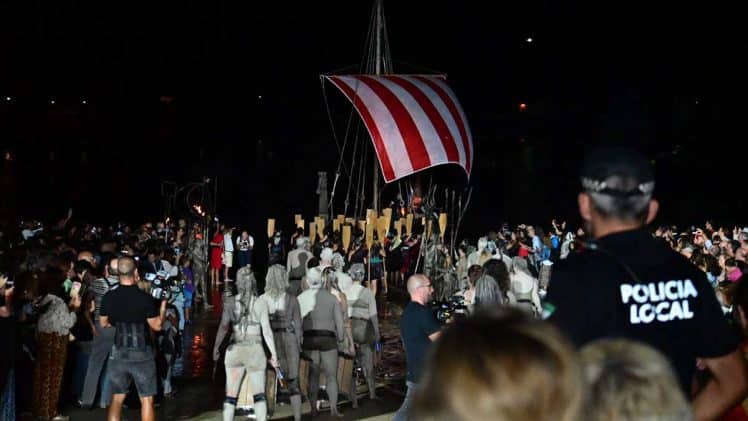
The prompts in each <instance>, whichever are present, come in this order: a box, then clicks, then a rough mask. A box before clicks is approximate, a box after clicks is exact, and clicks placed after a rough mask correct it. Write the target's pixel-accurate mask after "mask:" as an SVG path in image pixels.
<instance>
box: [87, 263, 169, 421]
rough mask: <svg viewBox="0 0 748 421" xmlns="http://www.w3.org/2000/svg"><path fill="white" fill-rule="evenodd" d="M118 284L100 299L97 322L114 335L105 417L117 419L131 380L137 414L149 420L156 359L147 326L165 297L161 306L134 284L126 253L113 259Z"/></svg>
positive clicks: (160, 312) (156, 320)
mask: <svg viewBox="0 0 748 421" xmlns="http://www.w3.org/2000/svg"><path fill="white" fill-rule="evenodd" d="M117 271H118V272H119V287H118V288H117V289H115V290H112V291H109V292H108V293H107V294H106V295H104V298H102V300H101V310H100V312H99V322H100V323H101V326H102V327H105V328H106V327H110V326H114V328H115V337H114V346H113V347H112V354H111V356H110V357H109V368H108V370H109V373H108V374H109V381H110V383H111V385H112V393H113V395H112V404H111V405H110V406H109V413H108V419H109V420H110V421H113V420H119V419H120V415H121V413H122V403H123V402H124V400H125V396H126V394H127V391H128V389H129V388H130V383H131V381H133V380H134V381H135V386H136V387H137V389H138V395H139V396H140V403H141V408H140V418H141V420H143V421H153V420H155V419H156V416H155V414H154V412H153V396H155V395H156V393H157V391H158V389H157V383H156V360H155V354H154V348H153V343H152V340H151V332H150V329H152V330H154V331H156V332H158V331H160V330H161V324H162V323H163V321H164V316H165V314H166V302H167V301H166V300H161V307H160V308H158V307H157V306H156V301H155V300H154V299H153V298H152V297H151V296H150V295H148V294H146V293H145V292H144V291H142V290H140V289H139V288H138V286H137V282H136V279H137V269H136V268H135V261H134V260H133V259H132V258H130V257H121V258H120V259H119V260H118V261H117Z"/></svg>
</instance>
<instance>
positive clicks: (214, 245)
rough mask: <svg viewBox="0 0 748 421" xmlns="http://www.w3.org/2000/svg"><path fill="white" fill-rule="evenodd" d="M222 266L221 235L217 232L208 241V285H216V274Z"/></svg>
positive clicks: (219, 231)
mask: <svg viewBox="0 0 748 421" xmlns="http://www.w3.org/2000/svg"><path fill="white" fill-rule="evenodd" d="M221 264H223V233H222V232H221V230H220V229H219V230H217V231H216V233H215V235H214V236H213V239H212V240H211V241H210V284H211V285H218V273H219V272H220V270H221Z"/></svg>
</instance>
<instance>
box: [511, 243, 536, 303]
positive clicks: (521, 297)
mask: <svg viewBox="0 0 748 421" xmlns="http://www.w3.org/2000/svg"><path fill="white" fill-rule="evenodd" d="M509 279H510V281H511V290H512V293H514V296H515V297H516V298H517V307H520V308H522V309H523V310H527V311H528V312H529V313H531V314H533V315H535V316H537V315H538V314H540V296H539V295H538V280H537V279H535V278H534V277H533V276H532V275H531V274H530V270H529V269H528V268H527V260H525V259H524V258H522V257H515V258H513V259H512V271H511V273H510V274H509Z"/></svg>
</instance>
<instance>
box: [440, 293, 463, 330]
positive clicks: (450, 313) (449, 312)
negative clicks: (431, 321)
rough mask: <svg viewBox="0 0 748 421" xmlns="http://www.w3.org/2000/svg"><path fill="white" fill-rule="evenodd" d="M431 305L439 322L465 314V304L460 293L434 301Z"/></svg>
mask: <svg viewBox="0 0 748 421" xmlns="http://www.w3.org/2000/svg"><path fill="white" fill-rule="evenodd" d="M431 306H432V308H433V309H434V311H435V313H436V319H437V320H438V321H439V323H445V322H446V321H447V320H449V319H451V318H453V317H465V316H467V305H466V304H465V297H463V296H462V295H453V296H451V297H449V299H447V300H445V301H434V302H433V303H432V304H431Z"/></svg>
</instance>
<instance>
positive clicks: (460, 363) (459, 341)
mask: <svg viewBox="0 0 748 421" xmlns="http://www.w3.org/2000/svg"><path fill="white" fill-rule="evenodd" d="M423 374H424V375H423V378H422V380H421V383H420V384H421V388H419V390H418V391H417V392H416V396H415V402H414V408H413V414H412V415H413V416H414V418H415V419H419V420H450V421H452V420H455V421H457V420H506V421H510V420H511V421H523V420H528V421H529V420H533V421H543V420H548V421H550V420H554V421H576V420H577V419H578V418H579V408H580V406H581V403H582V400H583V399H582V395H583V393H582V387H581V377H580V375H579V368H578V365H577V362H576V358H575V355H574V351H573V350H572V348H571V347H570V345H569V344H568V343H567V342H566V340H565V339H564V338H563V337H562V336H561V334H560V333H559V332H558V331H557V330H556V329H555V328H554V327H553V326H551V325H550V324H547V323H545V322H541V321H538V320H535V319H532V318H530V317H528V316H526V315H525V314H523V313H522V312H521V311H519V310H517V309H511V308H504V309H502V310H499V311H494V312H484V313H482V314H479V315H477V316H475V317H472V318H468V319H465V320H463V321H459V322H457V323H455V324H453V325H451V326H450V327H449V328H448V329H447V330H446V331H444V333H443V334H442V335H441V337H440V338H439V340H438V341H437V342H435V343H434V346H433V348H432V353H431V356H430V359H429V361H428V365H427V367H425V368H424V370H423Z"/></svg>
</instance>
